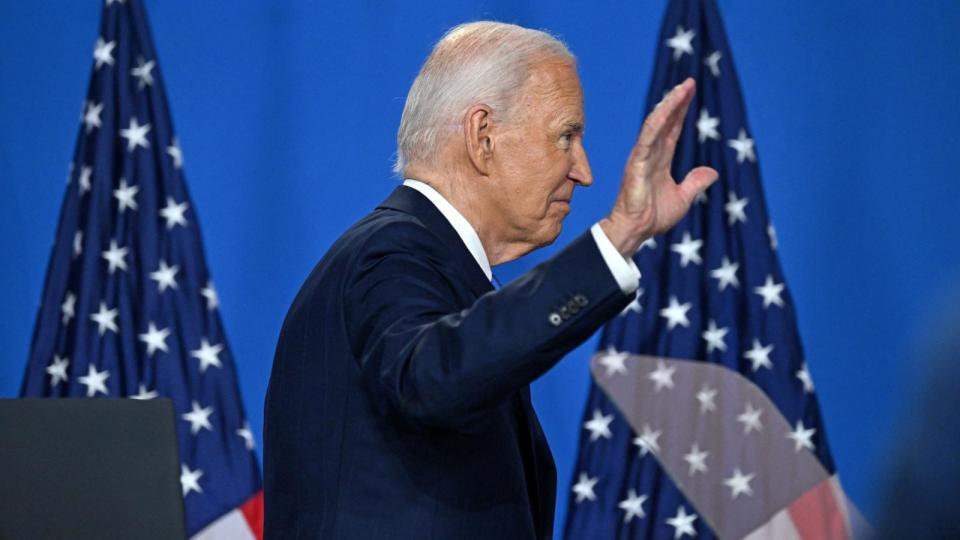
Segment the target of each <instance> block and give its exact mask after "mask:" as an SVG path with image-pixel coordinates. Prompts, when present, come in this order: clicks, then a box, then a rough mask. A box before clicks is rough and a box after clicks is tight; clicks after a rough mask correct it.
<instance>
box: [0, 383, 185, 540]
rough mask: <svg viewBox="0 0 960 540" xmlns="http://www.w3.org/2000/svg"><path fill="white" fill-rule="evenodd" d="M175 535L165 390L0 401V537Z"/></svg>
mask: <svg viewBox="0 0 960 540" xmlns="http://www.w3.org/2000/svg"><path fill="white" fill-rule="evenodd" d="M184 537H185V533H184V517H183V497H182V495H181V488H180V463H179V457H178V453H177V436H176V431H175V426H174V411H173V403H172V402H171V401H170V400H169V399H154V400H149V401H136V400H131V399H11V400H0V539H4V540H6V539H20V538H24V539H33V538H53V539H56V538H70V539H85V538H97V539H102V538H140V539H153V538H156V539H171V538H184Z"/></svg>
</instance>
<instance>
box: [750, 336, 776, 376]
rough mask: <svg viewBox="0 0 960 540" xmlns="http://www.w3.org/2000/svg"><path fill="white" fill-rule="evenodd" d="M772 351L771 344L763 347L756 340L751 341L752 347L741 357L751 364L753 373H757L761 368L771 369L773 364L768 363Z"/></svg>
mask: <svg viewBox="0 0 960 540" xmlns="http://www.w3.org/2000/svg"><path fill="white" fill-rule="evenodd" d="M772 351H773V344H772V343H771V344H770V345H767V346H766V347H764V346H763V345H761V344H760V340H759V339H757V338H754V339H753V347H752V348H751V349H750V350H749V351H747V352H745V353H743V357H744V358H746V359H747V360H750V362H751V363H752V364H753V365H752V366H751V367H752V368H753V371H757V370H758V369H760V368H761V367H765V368H767V369H773V362H771V361H770V353H771V352H772Z"/></svg>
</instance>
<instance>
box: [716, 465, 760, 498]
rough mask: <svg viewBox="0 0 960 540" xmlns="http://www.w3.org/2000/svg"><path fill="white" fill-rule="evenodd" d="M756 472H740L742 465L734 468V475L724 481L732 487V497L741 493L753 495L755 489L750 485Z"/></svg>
mask: <svg viewBox="0 0 960 540" xmlns="http://www.w3.org/2000/svg"><path fill="white" fill-rule="evenodd" d="M754 476H756V475H754V474H743V473H742V472H740V467H737V468H735V469H734V470H733V476H731V477H730V478H727V479H726V480H724V481H723V483H724V484H725V485H726V486H727V487H728V488H730V497H731V498H733V499H736V498H737V497H739V496H740V494H741V493H743V494H745V495H753V489H752V488H751V487H750V481H751V480H753V477H754Z"/></svg>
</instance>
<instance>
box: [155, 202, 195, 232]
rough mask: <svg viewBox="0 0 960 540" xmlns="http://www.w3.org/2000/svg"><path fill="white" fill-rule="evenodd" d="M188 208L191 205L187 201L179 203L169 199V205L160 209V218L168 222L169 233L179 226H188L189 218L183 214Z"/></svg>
mask: <svg viewBox="0 0 960 540" xmlns="http://www.w3.org/2000/svg"><path fill="white" fill-rule="evenodd" d="M188 206H190V205H189V204H187V202H186V201H184V202H182V203H178V202H176V201H174V200H173V197H167V205H166V206H165V207H163V208H161V209H160V217H162V218H163V219H165V220H167V230H168V231H169V230H170V229H172V228H174V227H176V226H177V225H183V226H184V227H186V226H187V218H185V217H184V216H183V213H184V212H186V211H187V207H188Z"/></svg>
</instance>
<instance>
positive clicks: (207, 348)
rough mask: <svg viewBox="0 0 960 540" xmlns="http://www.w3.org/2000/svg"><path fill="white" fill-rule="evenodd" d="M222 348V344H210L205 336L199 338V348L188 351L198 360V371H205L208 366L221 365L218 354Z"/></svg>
mask: <svg viewBox="0 0 960 540" xmlns="http://www.w3.org/2000/svg"><path fill="white" fill-rule="evenodd" d="M222 350H223V345H222V344H217V345H210V342H209V341H207V338H202V339H201V340H200V348H199V349H197V350H194V351H190V356H192V357H194V358H196V359H198V360H200V373H203V372H205V371H207V368H208V367H210V366H213V367H221V365H220V358H219V356H217V355H219V354H220V351H222Z"/></svg>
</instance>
